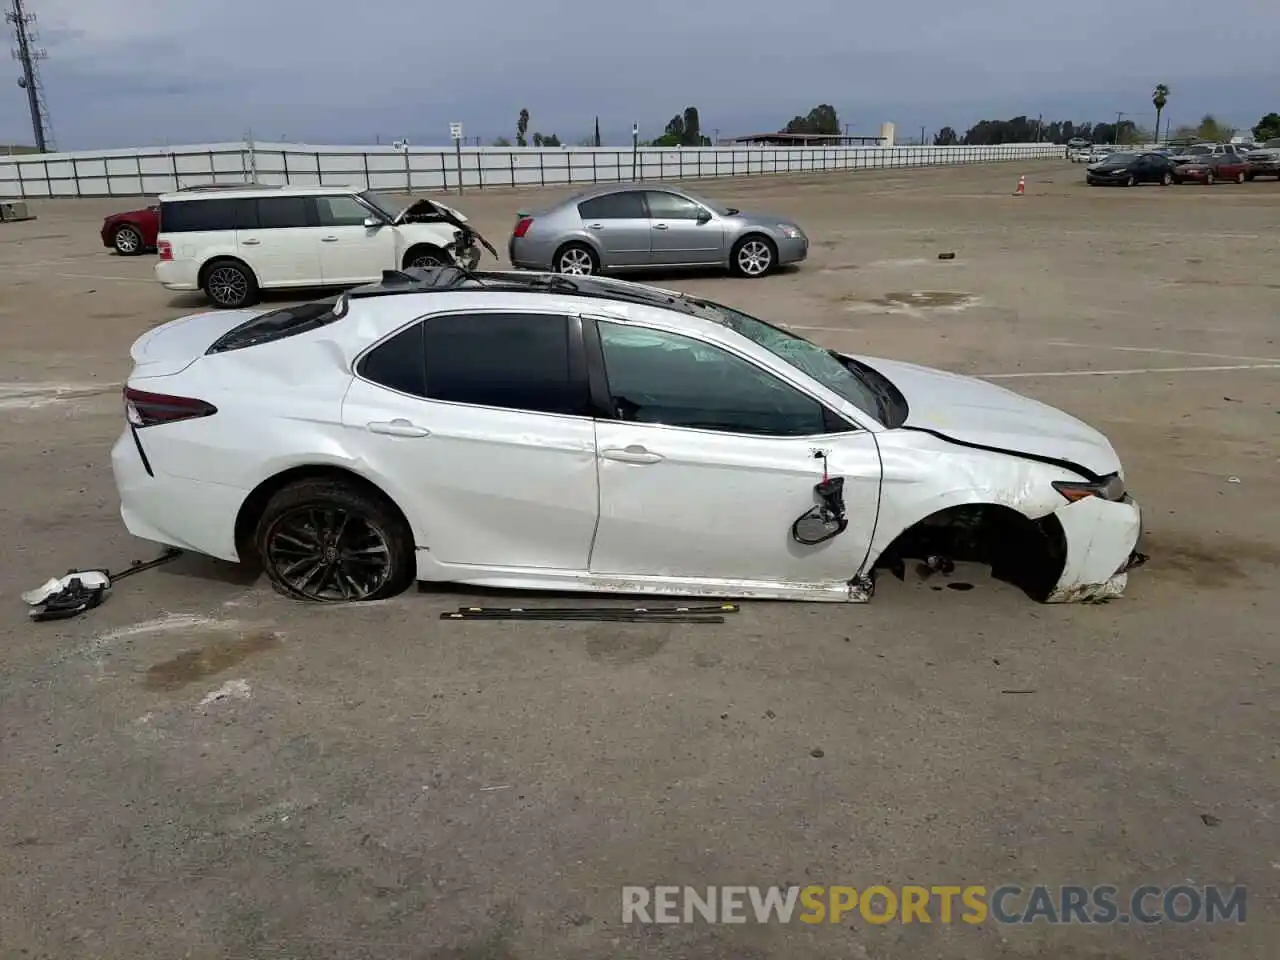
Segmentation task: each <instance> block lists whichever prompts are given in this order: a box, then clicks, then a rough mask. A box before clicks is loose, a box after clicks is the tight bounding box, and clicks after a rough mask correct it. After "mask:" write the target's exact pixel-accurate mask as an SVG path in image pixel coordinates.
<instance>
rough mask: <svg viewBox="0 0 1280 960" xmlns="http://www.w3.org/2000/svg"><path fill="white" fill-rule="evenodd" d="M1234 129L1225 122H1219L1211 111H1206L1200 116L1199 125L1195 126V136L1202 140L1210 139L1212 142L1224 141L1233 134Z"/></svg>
mask: <svg viewBox="0 0 1280 960" xmlns="http://www.w3.org/2000/svg"><path fill="white" fill-rule="evenodd" d="M1235 133H1236V132H1235V130H1234V129H1233V128H1232V127H1228V126H1226V125H1225V124H1222V123H1219V122H1218V118H1217V117H1215V116H1214V115H1213V114H1212V113H1206V114H1205V115H1204V116H1203V117H1201V118H1200V125H1199V126H1198V127H1196V136H1197V137H1200V138H1201V139H1203V140H1212V141H1213V142H1214V143H1226V142H1227V141H1228V140H1230V139H1231V138H1232V137H1233V136H1235Z"/></svg>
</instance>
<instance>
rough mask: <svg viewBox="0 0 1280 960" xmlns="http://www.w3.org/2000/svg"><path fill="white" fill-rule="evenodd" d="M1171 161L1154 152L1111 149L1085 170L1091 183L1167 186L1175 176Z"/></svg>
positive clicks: (1124, 185) (1122, 185)
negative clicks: (1118, 151)
mask: <svg viewBox="0 0 1280 960" xmlns="http://www.w3.org/2000/svg"><path fill="white" fill-rule="evenodd" d="M1175 169H1176V168H1175V167H1174V163H1173V161H1172V160H1170V159H1169V158H1168V157H1166V156H1162V155H1161V154H1158V153H1113V154H1111V156H1109V157H1107V158H1106V159H1105V160H1103V161H1101V162H1100V163H1095V164H1093V165H1092V166H1091V167H1089V169H1088V170H1087V171H1086V172H1085V182H1086V183H1088V184H1089V186H1091V187H1100V186H1106V185H1114V186H1119V187H1136V186H1137V185H1138V184H1140V183H1159V184H1162V185H1163V186H1166V187H1167V186H1169V184H1171V183H1173V182H1174V180H1175V179H1176V175H1175V173H1174V171H1175Z"/></svg>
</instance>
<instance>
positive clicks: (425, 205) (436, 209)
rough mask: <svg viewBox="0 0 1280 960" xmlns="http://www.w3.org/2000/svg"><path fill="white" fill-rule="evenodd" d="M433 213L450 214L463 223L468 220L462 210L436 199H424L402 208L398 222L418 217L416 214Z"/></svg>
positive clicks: (397, 218)
mask: <svg viewBox="0 0 1280 960" xmlns="http://www.w3.org/2000/svg"><path fill="white" fill-rule="evenodd" d="M431 213H435V214H440V213H443V214H445V215H446V216H450V217H453V218H454V219H455V220H459V221H461V222H462V223H466V222H467V218H466V216H465V215H464V214H462V213H461V212H459V211H457V210H455V209H454V208H453V207H450V206H446V205H445V204H443V203H439V202H438V201H435V200H425V199H424V200H417V201H415V202H413V203H411V204H409V205H408V206H407V207H405V208H404V209H403V210H401V211H400V213H399V214H398V215H397V216H396V223H398V224H399V223H404V221H405V220H406V219H408V218H409V217H416V216H421V215H423V214H431Z"/></svg>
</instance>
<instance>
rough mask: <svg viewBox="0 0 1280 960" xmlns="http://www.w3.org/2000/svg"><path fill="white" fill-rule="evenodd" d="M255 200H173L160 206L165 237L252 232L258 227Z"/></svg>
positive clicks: (161, 225)
mask: <svg viewBox="0 0 1280 960" xmlns="http://www.w3.org/2000/svg"><path fill="white" fill-rule="evenodd" d="M254 219H255V214H254V206H253V200H252V199H251V198H237V199H223V198H221V197H219V198H217V199H209V200H170V201H167V202H165V203H162V204H160V232H161V233H195V232H197V231H204V230H249V229H252V228H253V227H254V225H255V224H254Z"/></svg>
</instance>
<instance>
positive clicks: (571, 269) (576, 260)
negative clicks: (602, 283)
mask: <svg viewBox="0 0 1280 960" xmlns="http://www.w3.org/2000/svg"><path fill="white" fill-rule="evenodd" d="M557 268H558V270H559V272H560V273H568V274H572V275H573V276H575V277H589V276H590V275H591V274H592V273H594V272H595V264H594V263H592V262H591V254H590V253H588V252H587V251H586V250H584V249H583V248H582V247H570V248H569V249H568V250H566V251H565V252H564V253H562V254H560V261H559V263H558V264H557Z"/></svg>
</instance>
